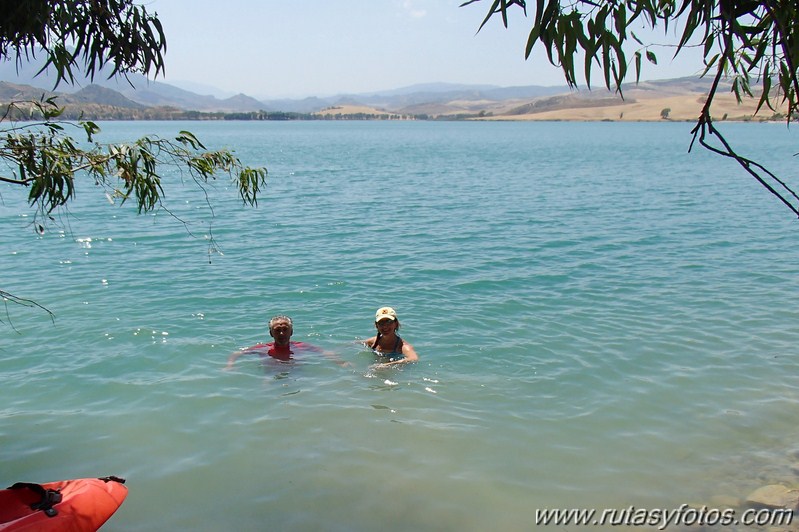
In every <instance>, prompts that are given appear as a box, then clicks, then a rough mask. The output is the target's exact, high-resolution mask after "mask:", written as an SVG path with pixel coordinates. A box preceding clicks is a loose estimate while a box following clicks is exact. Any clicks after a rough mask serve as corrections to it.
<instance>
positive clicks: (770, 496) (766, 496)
mask: <svg viewBox="0 0 799 532" xmlns="http://www.w3.org/2000/svg"><path fill="white" fill-rule="evenodd" d="M746 505H747V506H749V507H752V508H770V509H778V508H789V509H792V510H796V509H799V490H797V489H791V488H788V487H786V486H783V485H781V484H770V485H768V486H763V487H761V488H758V489H756V490H755V491H753V492H752V493H750V494H749V496H748V497H747V498H746Z"/></svg>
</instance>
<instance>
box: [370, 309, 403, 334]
mask: <svg viewBox="0 0 799 532" xmlns="http://www.w3.org/2000/svg"><path fill="white" fill-rule="evenodd" d="M392 322H393V323H396V325H397V326H396V329H399V328H400V322H399V318H398V317H397V311H395V310H394V309H393V308H391V307H380V308H379V309H377V312H376V313H375V327H377V329H378V330H380V324H381V323H382V324H390V323H391V324H393V323H392Z"/></svg>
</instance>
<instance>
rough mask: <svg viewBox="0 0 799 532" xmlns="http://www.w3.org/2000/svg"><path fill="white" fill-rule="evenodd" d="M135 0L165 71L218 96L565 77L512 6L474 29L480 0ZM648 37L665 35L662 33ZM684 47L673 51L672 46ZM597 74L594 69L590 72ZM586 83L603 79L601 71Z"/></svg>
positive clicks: (671, 69) (171, 78) (663, 58)
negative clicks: (152, 21) (159, 30)
mask: <svg viewBox="0 0 799 532" xmlns="http://www.w3.org/2000/svg"><path fill="white" fill-rule="evenodd" d="M463 1H464V0H305V1H303V2H287V1H285V0H281V1H278V0H225V1H224V2H220V1H219V0H139V3H141V4H143V5H144V6H145V7H146V8H147V10H148V11H149V12H151V13H153V12H154V13H157V14H158V17H159V19H160V20H161V22H162V24H163V26H164V33H165V34H166V39H167V51H166V55H165V62H166V76H164V77H159V78H157V80H158V81H164V82H166V83H170V84H174V85H177V86H180V87H183V88H190V89H191V90H194V91H195V92H202V91H198V90H197V89H200V88H206V89H207V90H206V91H205V92H202V93H205V94H210V93H212V91H211V89H210V88H211V87H213V88H216V89H219V91H221V92H220V93H219V94H216V95H218V96H230V95H233V94H238V93H244V94H247V95H248V96H252V97H256V98H304V97H308V96H332V95H337V94H348V93H349V94H358V93H366V92H377V91H386V90H391V89H397V88H402V87H407V86H410V85H416V84H421V83H458V84H480V85H497V86H501V87H512V86H526V85H544V86H563V87H565V86H566V85H565V82H564V80H563V74H562V73H561V71H560V69H559V68H557V67H554V66H552V65H550V64H549V62H548V60H547V58H546V53H545V51H544V50H543V48H541V49H538V50H534V54H533V56H531V57H530V59H528V60H525V59H524V48H525V45H526V42H527V34H528V33H529V30H530V27H531V26H532V21H531V19H528V18H525V17H524V13H523V11H522V10H520V9H516V10H515V11H516V15H517V16H516V17H513V18H510V19H509V27H508V28H507V29H505V28H504V27H503V26H502V23H501V18H500V17H495V19H492V20H491V21H489V23H488V24H487V25H486V26H485V27H484V28H483V29H482V30H481V31H480V32H479V33H478V32H477V29H478V28H479V26H480V24H481V23H482V21H483V19H484V18H485V15H486V13H487V10H488V8H489V6H490V0H485V1H483V2H478V3H476V4H472V5H469V6H465V7H459V6H460V4H462V3H463ZM657 39H658V40H657V42H664V41H665V38H664V37H663V36H662V35H658V36H657ZM657 54H658V59H659V61H658V65H657V66H655V65H649V64H648V63H646V62H645V65H644V73H643V75H642V79H643V80H646V79H665V78H673V77H681V76H689V75H695V74H697V72H698V69H699V68H700V67H701V59H699V58H698V57H696V56H695V55H694V56H693V57H692V56H691V53H686V54H684V57H683V59H682V60H681V61H680V62H671V61H670V58H671V52H669V51H668V50H665V51H657ZM681 55H682V54H681ZM595 73H596V74H599V70H596V71H595ZM592 86H594V87H599V86H603V82H602V80H601V78H596V79H594V81H593V85H592Z"/></svg>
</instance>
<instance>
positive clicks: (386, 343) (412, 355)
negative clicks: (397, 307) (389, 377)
mask: <svg viewBox="0 0 799 532" xmlns="http://www.w3.org/2000/svg"><path fill="white" fill-rule="evenodd" d="M375 328H376V329H377V335H376V336H373V337H371V338H368V339H366V340H363V342H362V343H363V344H364V345H365V346H367V347H369V348H370V349H371V350H373V351H374V352H375V353H376V354H377V355H378V356H379V357H380V358H381V359H385V360H386V362H382V363H381V365H394V364H404V363H406V362H416V361H417V360H419V355H417V354H416V350H415V349H414V348H413V346H412V345H411V344H409V343H408V342H406V341H405V340H403V339H402V338H400V336H399V335H398V334H397V330H398V329H399V328H400V322H399V319H398V318H397V313H396V312H395V311H394V309H393V308H391V307H381V308H379V309H377V313H376V314H375Z"/></svg>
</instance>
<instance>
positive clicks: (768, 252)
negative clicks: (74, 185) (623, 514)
mask: <svg viewBox="0 0 799 532" xmlns="http://www.w3.org/2000/svg"><path fill="white" fill-rule="evenodd" d="M101 127H102V128H103V134H101V136H100V137H99V140H101V141H110V140H124V139H127V140H130V139H132V138H135V137H138V136H141V135H144V134H149V133H159V134H161V135H163V136H169V135H174V134H176V133H177V132H178V131H179V130H181V129H189V130H191V131H193V132H194V133H196V134H197V135H198V136H199V137H200V139H201V140H203V141H204V142H205V144H206V145H207V146H208V147H209V148H221V147H230V148H234V149H235V150H236V153H237V155H238V156H239V157H240V158H241V159H242V160H243V161H244V162H245V163H247V164H251V165H265V166H267V167H268V168H269V172H270V173H269V184H268V187H267V189H266V190H265V192H264V193H263V195H262V197H261V199H260V201H259V203H258V207H257V208H248V207H243V206H242V204H241V201H240V199H239V198H238V195H237V192H236V190H235V188H234V187H231V186H230V184H229V183H228V182H227V181H226V180H224V179H223V180H222V181H220V182H219V183H217V184H215V185H212V186H209V187H208V188H207V190H206V192H207V196H208V198H209V200H210V203H211V205H212V207H213V213H211V211H210V210H209V208H208V204H207V203H206V199H205V194H204V193H203V192H202V191H199V190H197V188H196V187H195V186H194V185H193V184H192V183H191V181H190V179H188V180H187V182H186V185H185V186H183V187H181V186H173V185H172V184H169V185H168V186H167V187H166V193H167V198H166V200H167V205H168V206H169V208H170V210H171V213H172V214H171V215H170V214H169V213H167V212H164V211H161V212H158V213H157V214H155V215H141V216H137V215H136V214H135V210H134V209H133V208H132V207H131V206H127V205H126V206H123V207H122V208H119V207H118V206H112V205H110V204H109V203H108V201H106V199H105V196H104V195H103V192H102V190H101V189H100V188H97V187H94V186H93V184H92V183H85V184H84V185H83V186H81V187H80V189H79V197H78V199H77V201H76V203H75V205H73V207H72V208H71V209H70V211H69V213H68V214H64V215H62V216H60V217H58V218H57V219H56V220H55V221H54V222H50V224H49V225H48V228H47V231H46V232H45V233H44V234H43V235H38V234H37V233H36V232H35V231H34V230H33V228H32V226H31V222H32V221H33V215H34V212H33V211H32V210H30V209H28V208H27V207H26V205H25V201H24V196H23V195H22V192H21V191H17V190H13V189H11V188H9V187H8V186H0V220H1V221H2V224H3V228H4V231H3V237H2V245H0V289H3V290H5V291H7V292H10V293H13V294H14V295H17V296H20V297H25V298H28V299H32V300H35V301H36V302H38V303H40V304H41V305H43V306H45V307H47V308H48V309H49V310H50V311H52V312H53V313H54V314H55V320H54V321H50V319H49V317H48V315H47V314H46V313H44V312H42V311H40V310H37V309H27V308H24V307H20V306H17V305H7V306H6V308H4V309H2V312H3V315H2V318H1V319H2V323H0V328H2V334H0V382H2V386H0V399H2V401H1V402H0V460H2V474H1V475H0V482H5V485H10V484H12V483H14V482H17V481H30V482H46V481H51V480H59V479H66V478H75V477H90V476H105V475H111V474H113V475H117V476H122V477H125V478H126V479H127V485H128V487H129V490H130V493H129V496H128V499H127V500H126V502H125V503H124V504H123V505H122V507H121V508H120V510H119V511H118V512H117V514H115V515H114V517H113V518H112V519H111V521H109V523H108V524H107V525H106V527H104V530H110V531H115V530H118V531H151V530H208V531H213V530H290V531H305V530H336V531H350V530H354V531H370V530H376V529H380V530H461V531H484V530H502V531H515V530H529V529H532V528H533V520H534V514H535V510H536V509H537V508H555V507H561V508H598V509H602V508H627V507H628V506H630V505H634V506H636V507H643V508H676V507H679V506H680V504H683V503H707V501H713V500H718V499H717V498H718V497H727V498H741V497H744V496H745V495H747V494H748V493H749V492H750V491H752V490H753V489H755V488H757V487H759V486H761V485H763V484H769V483H793V484H799V477H797V471H799V469H797V468H795V467H794V466H795V465H796V463H797V462H799V444H797V441H799V423H797V412H798V411H799V410H798V408H797V407H799V356H797V353H796V346H797V345H799V307H798V306H797V304H796V302H797V295H799V248H797V246H796V244H797V241H798V240H799V222H798V221H797V220H795V218H794V217H793V216H792V215H791V213H790V212H789V211H788V210H787V209H786V208H784V207H783V206H782V205H780V204H779V203H778V202H777V201H776V200H775V199H773V198H772V196H771V195H770V194H768V192H767V191H766V190H765V189H763V188H762V187H761V186H760V185H758V184H757V183H756V182H755V181H754V180H753V179H752V178H751V177H749V176H748V175H747V174H745V173H744V172H743V171H742V170H740V169H739V168H738V167H737V166H736V165H735V164H733V163H731V162H729V161H724V160H722V159H720V158H719V157H717V156H714V155H712V154H709V153H707V152H705V151H703V150H702V149H701V148H698V147H697V148H695V149H694V151H693V152H692V153H688V145H689V143H690V133H689V132H690V129H691V127H692V124H688V123H641V124H637V123H586V124H572V123H497V122H488V123H432V122H391V123H389V122H332V123H331V122H283V123H280V122H268V123H250V122H225V123H221V122H213V123H204V122H191V123H174V122H135V123H134V122H128V123H125V122H121V123H104V124H101ZM722 131H724V132H725V133H726V134H727V135H728V137H729V139H730V140H731V141H732V142H733V143H734V144H735V145H736V146H738V147H739V148H741V151H742V152H743V153H744V154H745V155H748V156H751V157H753V158H759V159H761V160H763V161H766V162H768V165H769V168H770V169H772V170H774V171H776V172H778V173H781V174H782V175H787V176H789V175H792V173H795V172H794V170H795V159H794V158H793V154H794V153H795V152H796V151H797V148H796V134H795V132H794V131H789V130H787V129H786V127H785V125H784V124H723V126H722ZM172 177H173V178H174V180H177V179H178V176H177V175H173V176H172ZM384 305H390V306H393V307H394V308H395V309H396V310H397V312H398V314H399V318H400V321H401V323H402V328H401V331H400V332H401V333H402V334H403V336H404V338H406V339H407V340H408V341H410V342H411V343H412V344H414V346H415V347H416V350H417V352H418V353H419V355H420V357H421V360H420V362H419V363H417V364H414V365H411V366H408V367H405V368H402V369H393V370H377V371H375V370H372V369H370V367H369V366H370V364H371V363H372V362H373V360H372V357H371V355H370V354H369V353H368V352H365V351H364V350H363V349H362V348H360V347H358V345H357V344H356V343H355V342H354V340H356V339H357V338H363V337H367V336H370V335H372V333H373V331H374V329H373V324H372V319H373V316H374V312H375V310H376V309H377V308H378V307H380V306H384ZM274 314H289V315H291V316H292V317H293V318H294V320H295V335H294V339H295V340H302V341H305V342H310V343H313V344H316V345H318V346H320V347H323V348H325V349H327V350H330V351H334V352H336V353H337V354H338V355H339V356H340V357H341V358H342V359H344V360H346V361H348V362H349V363H350V364H351V366H350V367H346V368H343V367H340V366H338V365H336V364H333V363H331V362H330V361H329V360H328V359H326V358H324V357H318V356H316V357H314V356H309V357H305V358H301V359H299V360H298V361H297V362H295V363H294V364H292V365H290V366H286V365H280V366H275V365H267V366H266V367H264V366H262V365H261V364H260V363H259V361H257V360H255V359H252V358H242V359H240V360H239V361H238V363H237V365H236V368H235V369H234V370H233V371H223V367H224V365H225V361H226V359H227V357H228V355H229V354H230V353H231V352H232V351H234V350H236V349H238V348H240V347H243V346H247V345H251V344H254V343H257V342H260V341H265V340H267V339H268V333H267V331H266V322H267V320H268V319H269V317H270V316H272V315H274Z"/></svg>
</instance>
